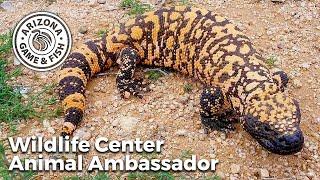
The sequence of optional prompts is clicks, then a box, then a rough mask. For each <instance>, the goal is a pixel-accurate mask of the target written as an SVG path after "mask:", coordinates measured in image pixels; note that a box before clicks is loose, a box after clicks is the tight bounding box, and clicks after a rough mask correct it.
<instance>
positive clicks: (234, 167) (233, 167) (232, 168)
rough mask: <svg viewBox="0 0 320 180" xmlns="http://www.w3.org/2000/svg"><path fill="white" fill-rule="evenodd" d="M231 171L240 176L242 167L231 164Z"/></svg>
mask: <svg viewBox="0 0 320 180" xmlns="http://www.w3.org/2000/svg"><path fill="white" fill-rule="evenodd" d="M230 170H231V173H233V174H238V173H239V172H240V165H238V164H231V166H230Z"/></svg>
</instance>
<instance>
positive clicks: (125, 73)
mask: <svg viewBox="0 0 320 180" xmlns="http://www.w3.org/2000/svg"><path fill="white" fill-rule="evenodd" d="M139 60H140V56H139V55H138V53H137V51H136V50H135V49H132V48H129V47H127V48H124V49H122V51H121V52H120V57H119V59H118V60H117V63H118V64H119V67H120V70H119V72H118V74H117V79H116V82H117V88H118V90H119V92H120V94H121V97H123V98H129V96H130V95H134V96H136V97H139V98H142V97H143V96H142V94H141V93H142V92H143V91H146V89H147V88H148V87H147V84H144V82H143V79H135V78H134V73H135V69H136V65H137V63H138V62H139Z"/></svg>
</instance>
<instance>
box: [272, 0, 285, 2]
mask: <svg viewBox="0 0 320 180" xmlns="http://www.w3.org/2000/svg"><path fill="white" fill-rule="evenodd" d="M285 1H286V0H271V2H274V3H284V2H285Z"/></svg>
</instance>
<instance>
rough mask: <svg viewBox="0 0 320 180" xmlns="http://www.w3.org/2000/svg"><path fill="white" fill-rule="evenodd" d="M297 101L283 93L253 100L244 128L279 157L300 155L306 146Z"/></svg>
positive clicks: (247, 111) (247, 112)
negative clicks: (300, 125) (279, 155)
mask: <svg viewBox="0 0 320 180" xmlns="http://www.w3.org/2000/svg"><path fill="white" fill-rule="evenodd" d="M300 119H301V115H300V108H299V105H298V102H297V101H296V100H294V99H292V98H290V97H288V96H286V95H284V94H283V93H282V92H277V93H275V94H272V95H265V96H263V97H259V98H256V99H253V100H251V103H250V104H249V105H248V106H247V107H246V108H245V116H244V117H243V120H244V121H243V127H244V129H245V130H246V131H247V132H248V133H249V134H250V135H251V136H252V137H254V138H255V139H256V140H257V141H258V142H259V144H261V145H262V146H263V147H264V148H266V149H267V150H269V151H271V152H273V153H276V154H282V155H287V154H293V153H296V152H299V151H300V150H301V149H302V147H303V143H304V138H303V134H302V131H301V129H300V127H299V124H300Z"/></svg>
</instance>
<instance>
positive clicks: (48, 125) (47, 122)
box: [42, 120, 51, 128]
mask: <svg viewBox="0 0 320 180" xmlns="http://www.w3.org/2000/svg"><path fill="white" fill-rule="evenodd" d="M42 123H43V127H45V128H49V127H51V125H50V123H49V121H48V120H43V122H42Z"/></svg>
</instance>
